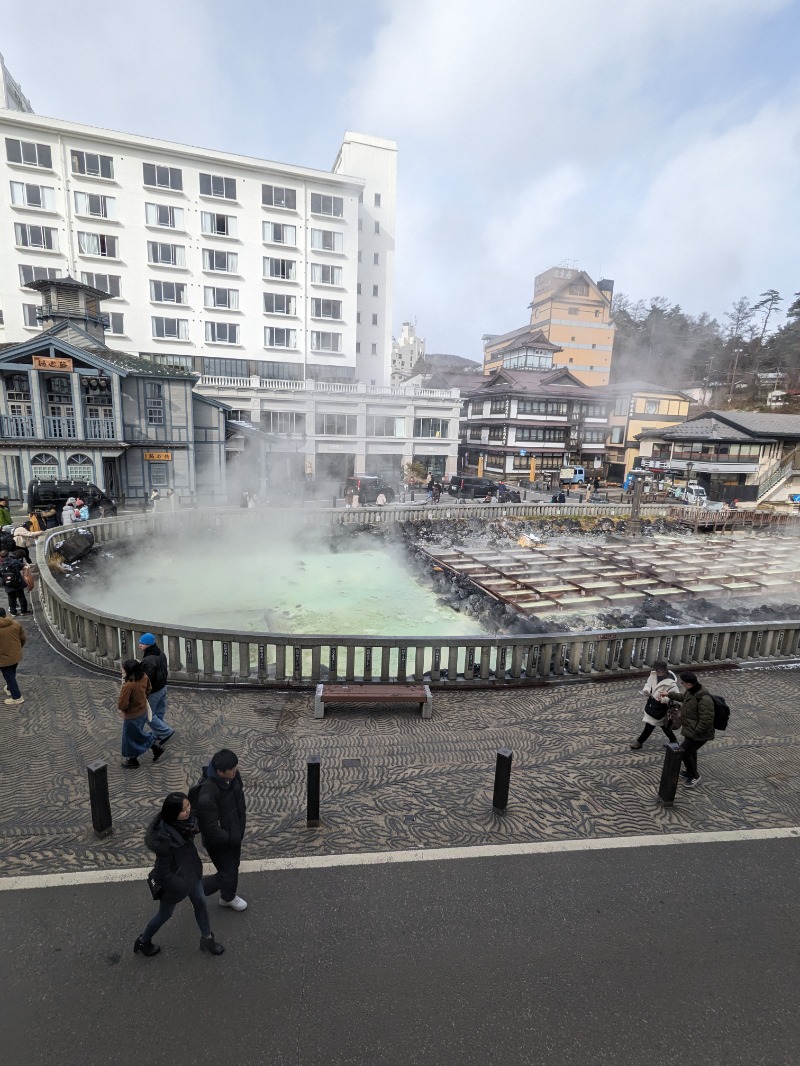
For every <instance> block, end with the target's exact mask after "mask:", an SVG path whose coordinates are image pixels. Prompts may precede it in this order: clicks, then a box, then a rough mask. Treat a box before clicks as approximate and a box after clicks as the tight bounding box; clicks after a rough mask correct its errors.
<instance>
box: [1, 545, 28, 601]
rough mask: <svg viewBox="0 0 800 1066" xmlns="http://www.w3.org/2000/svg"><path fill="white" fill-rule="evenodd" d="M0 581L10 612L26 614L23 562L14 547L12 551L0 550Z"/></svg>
mask: <svg viewBox="0 0 800 1066" xmlns="http://www.w3.org/2000/svg"><path fill="white" fill-rule="evenodd" d="M0 581H2V582H3V588H4V589H5V590H6V596H7V598H8V609H9V611H10V612H11V614H13V615H16V614H20V613H22V614H28V601H27V599H26V598H25V588H26V585H25V562H24V560H23V559H20V558H19V555H18V554H17V551H16V549H15V550H14V551H13V552H7V551H0Z"/></svg>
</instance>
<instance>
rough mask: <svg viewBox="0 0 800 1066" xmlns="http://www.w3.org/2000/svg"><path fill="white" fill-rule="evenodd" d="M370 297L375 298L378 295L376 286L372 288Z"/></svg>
mask: <svg viewBox="0 0 800 1066" xmlns="http://www.w3.org/2000/svg"><path fill="white" fill-rule="evenodd" d="M372 295H373V296H377V295H378V286H377V285H373V286H372Z"/></svg>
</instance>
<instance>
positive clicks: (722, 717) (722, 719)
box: [709, 693, 731, 729]
mask: <svg viewBox="0 0 800 1066" xmlns="http://www.w3.org/2000/svg"><path fill="white" fill-rule="evenodd" d="M709 695H710V696H711V699H712V700H713V701H714V728H715V729H727V728H728V719H729V718H730V716H731V709H730V707H729V706H728V701H727V700H726V699H725V697H724V696H714V695H712V694H711V693H709Z"/></svg>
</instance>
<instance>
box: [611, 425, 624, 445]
mask: <svg viewBox="0 0 800 1066" xmlns="http://www.w3.org/2000/svg"><path fill="white" fill-rule="evenodd" d="M624 441H625V427H624V426H612V427H611V437H610V443H611V444H623V443H624Z"/></svg>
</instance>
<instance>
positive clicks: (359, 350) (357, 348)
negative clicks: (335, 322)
mask: <svg viewBox="0 0 800 1066" xmlns="http://www.w3.org/2000/svg"><path fill="white" fill-rule="evenodd" d="M356 355H361V341H356Z"/></svg>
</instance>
